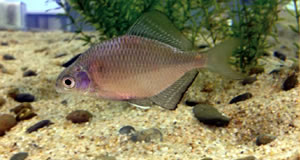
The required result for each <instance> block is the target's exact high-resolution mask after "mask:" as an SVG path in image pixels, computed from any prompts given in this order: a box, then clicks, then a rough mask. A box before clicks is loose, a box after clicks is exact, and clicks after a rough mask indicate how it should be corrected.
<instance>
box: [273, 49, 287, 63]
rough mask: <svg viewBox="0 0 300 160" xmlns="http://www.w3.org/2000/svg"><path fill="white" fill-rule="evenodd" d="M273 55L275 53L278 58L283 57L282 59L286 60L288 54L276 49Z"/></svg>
mask: <svg viewBox="0 0 300 160" xmlns="http://www.w3.org/2000/svg"><path fill="white" fill-rule="evenodd" d="M273 55H274V56H275V57H277V58H278V59H281V60H283V61H285V60H286V55H285V54H283V53H281V52H279V51H275V52H274V53H273Z"/></svg>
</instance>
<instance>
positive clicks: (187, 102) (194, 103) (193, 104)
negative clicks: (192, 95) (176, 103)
mask: <svg viewBox="0 0 300 160" xmlns="http://www.w3.org/2000/svg"><path fill="white" fill-rule="evenodd" d="M184 103H185V104H186V105H187V106H195V105H197V104H199V103H198V102H196V101H191V100H186V101H185V102H184Z"/></svg>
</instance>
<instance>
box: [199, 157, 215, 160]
mask: <svg viewBox="0 0 300 160" xmlns="http://www.w3.org/2000/svg"><path fill="white" fill-rule="evenodd" d="M201 160H213V159H212V158H209V157H207V158H203V159H201Z"/></svg>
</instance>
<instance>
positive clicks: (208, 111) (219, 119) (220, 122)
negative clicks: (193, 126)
mask: <svg viewBox="0 0 300 160" xmlns="http://www.w3.org/2000/svg"><path fill="white" fill-rule="evenodd" d="M193 112H194V115H195V117H196V118H197V119H198V120H199V121H200V122H202V123H204V124H207V125H214V126H218V127H221V126H227V125H228V124H229V121H230V118H228V117H225V116H223V115H222V114H221V113H220V112H219V111H218V110H217V109H216V108H214V107H212V106H210V105H207V104H198V105H196V106H195V107H194V108H193Z"/></svg>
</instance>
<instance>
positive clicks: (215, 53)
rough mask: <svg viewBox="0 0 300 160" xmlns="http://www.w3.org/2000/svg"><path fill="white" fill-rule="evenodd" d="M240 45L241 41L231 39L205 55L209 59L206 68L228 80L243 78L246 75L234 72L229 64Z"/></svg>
mask: <svg viewBox="0 0 300 160" xmlns="http://www.w3.org/2000/svg"><path fill="white" fill-rule="evenodd" d="M239 45H240V40H239V39H229V40H226V41H224V42H222V43H221V44H218V45H217V46H215V47H214V48H212V49H210V50H208V52H207V53H205V55H206V58H207V59H206V62H205V67H206V68H208V69H209V70H211V71H214V72H217V73H219V74H221V75H223V76H225V77H228V78H233V79H241V78H243V77H244V75H242V74H241V73H239V72H237V71H235V70H233V69H232V67H231V65H230V64H229V59H230V57H231V56H232V53H233V51H234V50H235V49H236V48H237V47H238V46H239Z"/></svg>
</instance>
